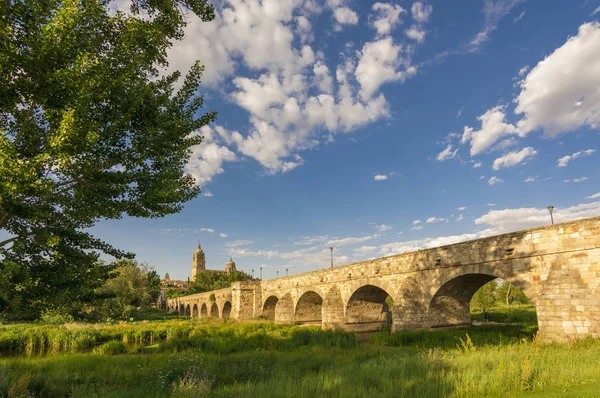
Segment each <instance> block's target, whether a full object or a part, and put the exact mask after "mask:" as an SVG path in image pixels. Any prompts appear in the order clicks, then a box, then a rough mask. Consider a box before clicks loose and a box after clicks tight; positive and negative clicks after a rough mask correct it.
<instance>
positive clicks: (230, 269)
mask: <svg viewBox="0 0 600 398" xmlns="http://www.w3.org/2000/svg"><path fill="white" fill-rule="evenodd" d="M235 271H237V270H236V269H235V263H234V262H233V260H232V259H231V256H230V257H229V261H227V264H225V272H227V273H228V274H231V273H232V272H235Z"/></svg>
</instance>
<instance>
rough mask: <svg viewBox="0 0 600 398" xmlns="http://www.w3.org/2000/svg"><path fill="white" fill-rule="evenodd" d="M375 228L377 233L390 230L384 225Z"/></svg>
mask: <svg viewBox="0 0 600 398" xmlns="http://www.w3.org/2000/svg"><path fill="white" fill-rule="evenodd" d="M375 228H377V230H378V231H379V232H385V231H389V230H390V229H392V227H390V226H389V225H385V224H381V225H376V226H375Z"/></svg>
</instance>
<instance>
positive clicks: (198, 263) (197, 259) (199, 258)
mask: <svg viewBox="0 0 600 398" xmlns="http://www.w3.org/2000/svg"><path fill="white" fill-rule="evenodd" d="M203 271H206V258H205V257H204V251H203V250H202V248H201V247H200V242H198V248H196V251H195V252H194V257H193V258H192V281H195V280H196V274H197V273H199V272H203Z"/></svg>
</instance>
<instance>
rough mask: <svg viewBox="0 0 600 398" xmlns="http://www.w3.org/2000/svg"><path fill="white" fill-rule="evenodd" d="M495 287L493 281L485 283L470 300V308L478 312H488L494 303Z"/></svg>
mask: <svg viewBox="0 0 600 398" xmlns="http://www.w3.org/2000/svg"><path fill="white" fill-rule="evenodd" d="M496 286H497V283H496V281H495V280H493V281H491V282H488V283H486V284H485V285H483V286H482V287H481V288H479V290H477V291H476V292H475V294H474V295H473V298H472V299H471V306H472V307H473V308H477V309H479V310H480V311H488V310H489V309H491V308H492V307H493V306H494V303H495V302H496V297H495V293H496Z"/></svg>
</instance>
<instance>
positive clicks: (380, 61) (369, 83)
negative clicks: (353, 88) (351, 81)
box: [355, 37, 417, 101]
mask: <svg viewBox="0 0 600 398" xmlns="http://www.w3.org/2000/svg"><path fill="white" fill-rule="evenodd" d="M399 69H402V70H399ZM416 73H417V69H416V67H414V66H412V65H411V64H410V57H409V56H408V54H406V53H405V51H403V47H402V46H401V45H395V44H394V42H393V40H392V38H391V37H386V38H383V39H379V40H376V41H372V42H367V43H365V45H364V46H363V48H362V50H361V52H360V59H359V61H358V65H357V66H356V72H355V75H356V80H357V81H358V82H359V83H360V93H359V95H360V97H361V98H362V99H363V100H364V101H366V100H368V99H370V98H371V96H372V95H373V94H374V93H375V92H376V91H377V90H378V89H379V87H381V85H382V84H384V83H386V82H390V81H396V80H398V81H400V82H403V81H404V80H406V79H407V78H409V77H412V76H414V75H415V74H416Z"/></svg>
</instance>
